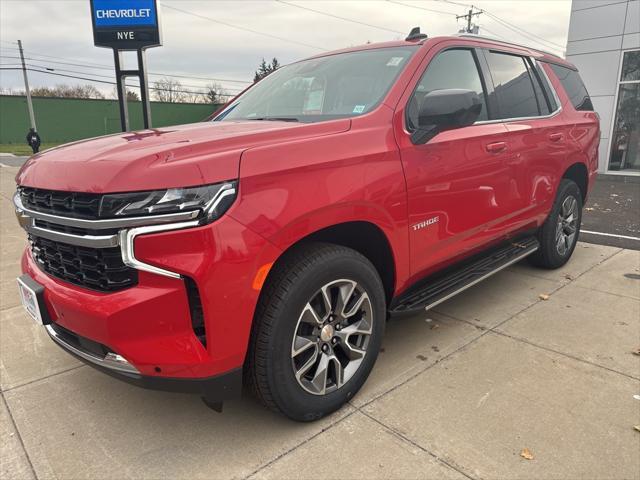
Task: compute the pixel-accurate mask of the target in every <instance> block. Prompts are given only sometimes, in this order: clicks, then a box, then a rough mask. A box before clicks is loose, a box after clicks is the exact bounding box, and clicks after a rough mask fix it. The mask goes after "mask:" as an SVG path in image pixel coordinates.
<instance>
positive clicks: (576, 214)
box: [528, 179, 582, 269]
mask: <svg viewBox="0 0 640 480" xmlns="http://www.w3.org/2000/svg"><path fill="white" fill-rule="evenodd" d="M581 222H582V192H581V191H580V188H579V187H578V185H577V184H576V183H575V182H574V181H573V180H568V179H563V180H562V181H561V182H560V187H559V188H558V193H557V195H556V199H555V202H554V203H553V207H552V208H551V212H550V213H549V216H548V217H547V219H546V221H545V222H544V224H543V225H542V227H540V230H539V231H538V241H539V242H540V248H539V249H538V250H537V251H536V252H535V253H534V254H532V255H530V256H529V257H528V258H529V261H530V263H532V264H533V265H535V266H536V267H540V268H546V269H555V268H559V267H561V266H563V265H564V264H565V263H567V261H568V260H569V258H571V255H572V254H573V250H574V249H575V248H576V243H577V242H578V236H579V235H580V224H581Z"/></svg>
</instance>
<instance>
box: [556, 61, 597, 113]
mask: <svg viewBox="0 0 640 480" xmlns="http://www.w3.org/2000/svg"><path fill="white" fill-rule="evenodd" d="M550 65H551V69H552V70H553V73H555V74H556V76H557V77H558V79H559V80H560V83H561V84H562V87H563V88H564V90H565V92H567V96H568V97H569V99H570V100H571V103H572V104H573V106H574V108H575V109H576V110H589V111H591V110H593V104H592V103H591V98H589V94H588V93H587V89H586V87H585V86H584V83H582V79H581V78H580V75H579V74H578V72H576V71H575V70H571V69H570V68H567V67H562V66H560V65H555V64H550Z"/></svg>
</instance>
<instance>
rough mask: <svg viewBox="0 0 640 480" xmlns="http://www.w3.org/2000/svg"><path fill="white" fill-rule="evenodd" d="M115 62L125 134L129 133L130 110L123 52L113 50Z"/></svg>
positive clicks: (121, 125)
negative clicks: (123, 72) (123, 68)
mask: <svg viewBox="0 0 640 480" xmlns="http://www.w3.org/2000/svg"><path fill="white" fill-rule="evenodd" d="M113 60H114V63H115V64H116V88H117V89H118V106H119V107H120V127H121V128H122V131H123V132H128V131H129V108H128V106H127V87H126V85H125V83H124V80H125V78H126V77H125V76H124V75H122V65H121V63H122V52H121V51H120V50H116V49H115V48H114V49H113Z"/></svg>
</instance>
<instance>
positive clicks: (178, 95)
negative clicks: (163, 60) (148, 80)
mask: <svg viewBox="0 0 640 480" xmlns="http://www.w3.org/2000/svg"><path fill="white" fill-rule="evenodd" d="M153 96H154V97H155V99H156V100H158V101H159V102H167V103H178V102H184V101H185V96H186V95H185V92H184V89H183V88H182V84H181V83H180V82H179V81H178V80H173V79H171V78H166V77H164V78H161V79H160V80H158V81H157V82H154V84H153Z"/></svg>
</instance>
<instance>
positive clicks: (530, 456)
mask: <svg viewBox="0 0 640 480" xmlns="http://www.w3.org/2000/svg"><path fill="white" fill-rule="evenodd" d="M520 456H521V457H522V458H524V459H526V460H533V453H531V451H530V450H529V449H528V448H523V449H522V451H521V452H520Z"/></svg>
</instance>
